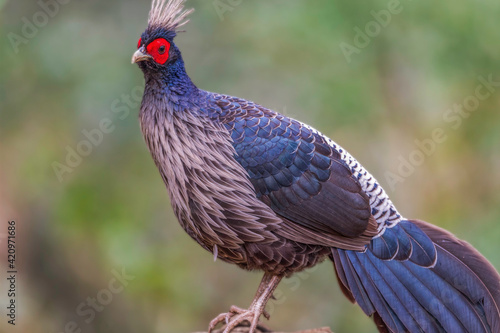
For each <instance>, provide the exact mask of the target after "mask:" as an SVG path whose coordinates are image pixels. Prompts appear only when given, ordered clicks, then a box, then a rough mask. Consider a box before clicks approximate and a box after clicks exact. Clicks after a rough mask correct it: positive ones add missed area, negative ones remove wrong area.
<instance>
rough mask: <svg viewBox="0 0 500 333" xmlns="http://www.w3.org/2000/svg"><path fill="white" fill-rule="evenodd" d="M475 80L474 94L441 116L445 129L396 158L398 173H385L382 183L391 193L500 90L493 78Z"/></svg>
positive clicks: (491, 76) (433, 133)
mask: <svg viewBox="0 0 500 333" xmlns="http://www.w3.org/2000/svg"><path fill="white" fill-rule="evenodd" d="M477 80H478V81H479V84H478V85H477V86H476V88H475V89H474V93H473V94H471V95H469V96H467V97H465V98H464V99H463V100H462V102H461V103H455V104H453V106H452V107H450V108H449V109H447V110H446V111H445V112H444V113H443V121H444V123H445V126H443V127H437V128H435V129H434V130H432V132H431V134H430V136H429V137H427V138H424V139H422V140H418V139H416V140H415V141H414V142H415V145H416V146H417V147H416V148H415V149H414V150H412V151H411V152H410V153H409V154H408V155H407V156H406V157H404V156H403V155H400V156H399V157H398V162H399V163H398V166H397V172H390V171H387V172H386V173H385V180H386V182H387V184H388V185H389V187H390V189H391V190H392V191H394V190H395V189H396V185H397V184H398V183H402V182H404V181H405V180H406V179H407V178H408V177H410V176H411V175H413V173H414V172H415V170H416V168H417V167H419V166H421V165H422V164H424V162H425V161H426V159H427V158H429V157H430V156H431V155H432V154H434V153H435V152H436V151H437V147H438V146H439V145H440V144H442V143H444V142H446V140H448V137H449V132H451V131H456V130H458V129H459V128H460V126H462V123H463V121H464V119H467V118H469V117H470V116H471V115H472V113H473V112H474V111H476V110H477V109H478V108H479V106H480V105H481V102H483V101H485V100H487V99H488V98H490V97H491V96H492V95H493V94H494V93H495V92H496V91H497V89H498V88H499V87H500V81H495V80H494V78H493V74H490V75H488V77H487V78H485V77H483V76H479V77H478V78H477ZM447 133H448V134H447Z"/></svg>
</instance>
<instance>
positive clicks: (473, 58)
mask: <svg viewBox="0 0 500 333" xmlns="http://www.w3.org/2000/svg"><path fill="white" fill-rule="evenodd" d="M46 2H47V1H46ZM61 2H63V1H62V0H61ZM65 2H67V3H65V4H61V5H59V8H58V11H57V13H55V14H54V15H53V17H51V16H48V15H45V18H47V20H44V16H43V15H41V14H39V13H40V11H41V10H42V9H41V6H40V4H39V3H37V2H36V1H12V0H11V1H5V0H3V1H2V0H0V9H1V12H0V22H1V23H0V36H2V38H1V39H0V112H1V121H0V136H1V139H0V152H1V164H0V168H1V169H0V170H1V172H0V213H1V228H2V229H1V230H0V234H4V235H5V232H6V228H7V226H6V222H7V220H8V219H15V220H16V221H17V224H18V239H17V241H18V247H19V248H18V264H19V266H20V268H19V270H20V274H19V276H20V279H19V281H18V284H19V285H18V288H19V294H18V304H19V306H20V308H19V309H18V323H17V325H16V327H15V328H14V327H11V326H10V325H7V324H6V317H5V315H4V312H5V311H4V310H2V311H1V313H2V316H1V318H2V319H1V320H0V331H5V332H33V333H38V332H44V333H47V332H54V333H56V332H65V326H66V325H67V323H71V322H74V323H75V324H74V325H76V327H77V328H78V329H81V332H99V333H104V332H120V333H126V332H176V333H177V332H187V333H189V332H193V331H200V330H205V329H206V326H207V324H208V322H209V320H210V319H211V318H212V317H214V316H215V315H217V314H218V313H219V312H222V311H226V310H227V309H228V308H229V306H230V305H232V304H236V305H239V306H243V307H246V306H247V305H248V304H249V303H250V301H251V299H252V297H253V295H254V292H255V289H256V287H257V285H258V282H259V280H260V275H261V274H260V273H257V272H253V273H250V272H244V271H241V270H240V269H238V268H237V267H233V266H231V265H228V264H224V263H222V262H220V261H217V262H215V263H214V262H213V259H212V255H211V254H210V253H208V252H205V251H204V250H202V249H201V247H199V246H198V245H197V244H196V243H195V242H193V241H192V240H191V239H190V238H189V237H188V236H187V235H186V234H185V233H184V231H183V230H182V229H181V228H180V226H179V225H178V223H177V221H176V220H175V218H174V216H173V214H172V211H171V208H170V205H169V202H168V196H167V192H166V190H165V188H164V185H163V183H162V181H161V178H160V176H159V174H158V172H157V170H156V168H155V166H154V164H153V162H152V159H151V158H150V156H149V153H148V151H147V149H146V146H145V144H144V142H143V140H142V136H141V133H140V129H139V125H138V121H137V113H138V105H137V103H136V102H137V101H136V99H134V98H133V97H132V98H131V99H130V100H128V97H127V95H131V94H132V95H133V94H134V93H135V94H136V95H137V92H139V93H140V90H141V89H142V85H143V77H142V73H141V72H140V70H139V69H138V68H137V66H135V65H131V64H130V59H131V56H132V53H133V52H134V51H135V47H136V43H137V40H138V38H139V36H140V34H141V33H142V31H143V30H144V28H145V27H146V22H147V13H148V10H149V7H150V2H149V1H133V0H125V1H124V0H121V1H118V0H107V1H97V0H92V1H90V0H89V1H67V0H66V1H65ZM44 3H45V2H44ZM47 3H50V1H48V2H47ZM391 3H394V1H375V0H369V1H345V0H344V1H341V0H335V1H332V0H315V1H285V0H273V1H265V0H258V1H257V0H252V1H250V0H242V1H235V0H233V1H228V0H216V1H212V0H207V1H201V0H200V1H194V0H188V6H193V7H195V8H196V12H195V13H194V14H193V15H192V16H191V22H190V23H189V24H188V25H187V26H185V29H186V30H187V32H186V33H182V34H180V35H179V36H178V37H177V39H176V43H177V44H178V46H179V47H180V48H181V50H182V51H183V55H184V59H185V62H186V66H187V70H188V73H189V74H190V76H191V77H192V79H193V81H194V82H195V83H196V84H197V85H198V86H199V87H201V88H203V89H206V90H210V91H216V92H222V93H226V94H231V95H236V96H239V97H243V98H246V99H250V100H254V101H256V102H258V103H260V104H263V105H264V106H267V107H270V108H273V109H275V110H277V111H279V112H282V113H285V114H287V115H289V116H292V117H294V118H298V119H300V120H302V121H305V122H307V123H309V124H311V125H313V126H314V127H316V128H318V129H319V130H320V131H322V132H323V133H325V134H326V135H328V136H330V137H331V138H333V139H334V140H335V141H336V142H338V143H339V144H341V145H342V146H344V147H345V148H347V149H348V150H349V151H350V152H351V154H353V155H354V156H355V157H357V159H358V160H359V161H360V162H361V163H363V164H364V166H365V167H366V168H367V169H368V170H370V171H371V172H372V173H373V174H374V175H375V176H376V177H377V178H378V179H379V181H380V182H381V183H382V184H383V185H384V186H385V187H386V190H387V192H388V193H389V195H390V196H391V198H392V200H393V202H394V203H395V204H396V206H397V207H398V208H399V210H400V212H401V213H402V214H403V215H404V216H407V217H418V218H420V219H424V220H427V221H429V222H432V223H434V224H437V225H439V226H442V227H444V228H447V229H449V230H451V231H452V232H454V233H455V234H457V235H458V236H460V237H461V238H464V239H467V240H468V241H469V242H471V243H472V244H473V245H474V246H475V247H477V248H478V249H479V250H480V251H481V252H482V253H483V254H484V255H485V256H486V257H487V258H489V259H490V260H491V262H492V263H493V264H494V265H495V266H496V267H497V268H500V253H499V245H498V242H499V241H498V240H499V239H500V225H499V222H500V195H499V190H500V171H499V169H500V112H499V106H500V91H496V90H495V91H493V92H492V93H491V96H490V97H488V98H486V99H484V100H481V101H480V104H479V106H478V107H477V110H475V111H473V112H470V113H468V114H467V118H463V119H462V120H463V122H462V123H461V125H460V126H458V128H456V129H453V128H452V127H451V123H449V122H448V123H447V122H446V121H444V119H443V117H444V115H445V114H446V113H447V112H448V111H447V110H449V109H450V108H451V107H453V104H454V103H462V102H463V101H464V99H466V98H467V97H468V96H471V95H473V94H474V93H475V89H476V88H477V87H478V85H479V84H480V81H479V79H478V77H479V76H482V77H484V78H487V77H488V75H490V74H491V75H493V78H496V79H497V80H499V81H500V61H499V59H500V47H499V38H498V36H499V35H498V28H499V26H498V17H500V3H499V2H498V1H496V0H476V1H472V0H464V1H459V2H457V1H451V0H446V1H440V2H435V1H409V0H401V3H400V5H399V7H397V8H399V9H401V11H400V13H398V14H393V15H391V18H390V22H388V24H387V26H385V27H380V26H379V27H380V29H379V31H378V32H377V30H376V29H375V30H374V31H375V32H377V33H373V32H372V33H371V34H372V35H373V37H369V44H368V45H366V46H365V45H363V46H364V47H363V48H360V49H359V50H358V51H359V52H358V53H354V54H352V56H351V59H350V62H348V61H347V60H346V57H345V56H344V54H343V52H342V50H341V47H340V45H341V43H348V44H350V45H354V46H355V44H354V43H355V37H356V34H357V32H356V30H355V28H356V27H358V28H359V29H361V30H364V29H365V27H366V26H367V24H369V23H370V22H376V21H375V19H374V16H373V13H372V11H375V12H377V13H378V12H380V11H381V10H387V9H388V8H389V6H391ZM53 10H55V9H54V8H53ZM34 20H35V21H34ZM26 22H31V23H33V22H38V23H37V24H38V25H40V27H36V26H35V28H36V29H35V30H36V31H30V30H29V29H28V28H26V27H25V25H26V24H27V23H26ZM42 23H43V24H42ZM368 26H369V27H371V28H376V25H373V24H372V25H370V24H369V25H368ZM23 29H24V32H23ZM32 30H33V29H32ZM13 34H16V35H17V36H18V37H20V38H21V39H19V38H18V37H13V36H14V35H13ZM28 37H29V38H28ZM13 38H14V39H13ZM15 38H17V39H15ZM358 39H359V37H358ZM13 40H16V41H17V42H16V43H14V44H13V42H12V41H13ZM358 42H359V40H358ZM365 42H366V40H365ZM13 45H14V46H15V47H14V46H13ZM16 51H17V52H16ZM497 88H498V87H497ZM118 108H120V109H118ZM118 111H119V112H118ZM103 119H109V122H111V124H112V128H113V130H112V131H111V132H110V133H106V134H103V137H102V140H100V141H101V142H100V143H99V144H96V145H92V146H91V152H90V153H89V154H88V156H84V157H82V160H81V161H79V163H76V162H75V161H73V162H74V163H75V165H76V164H77V165H76V166H75V167H71V168H70V169H71V172H69V171H68V170H66V171H68V172H66V173H63V174H62V178H61V179H59V178H58V176H57V175H56V173H55V171H54V162H57V163H61V165H62V164H66V161H65V160H66V157H67V154H68V151H67V149H68V147H69V149H77V147H78V145H79V144H81V143H82V142H83V141H85V140H87V139H86V137H85V135H84V134H83V132H82V131H84V130H86V131H92V130H95V129H98V128H99V126H100V122H101V121H103ZM436 128H442V129H443V130H444V131H445V133H446V135H447V140H446V141H445V142H443V143H440V144H438V145H436V147H435V152H434V153H432V154H430V155H429V156H425V161H423V163H421V165H419V166H417V167H416V168H415V170H414V171H413V172H411V174H410V175H408V176H407V177H404V178H403V180H404V181H400V182H398V183H397V184H396V185H395V186H394V187H393V188H391V187H390V186H388V181H387V174H386V173H387V172H392V173H394V174H397V172H398V167H399V166H400V163H401V162H400V159H401V158H404V159H408V158H409V156H410V154H411V153H412V152H414V151H415V150H416V149H417V148H418V147H417V146H416V144H415V140H416V139H417V140H424V139H425V138H429V137H431V134H432V132H433V130H434V129H436ZM4 240H5V239H4ZM4 240H0V241H1V242H2V244H4V245H2V246H1V247H2V248H5V242H4ZM2 252H3V250H2ZM2 258H3V256H2ZM5 262H6V260H4V259H2V261H1V263H0V265H2V271H4V269H3V268H4V266H3V265H4V264H5ZM122 269H125V270H126V273H127V274H129V275H133V276H134V279H133V280H130V281H129V282H128V284H127V286H126V287H125V288H124V290H123V291H121V292H117V293H116V294H112V299H111V300H109V299H108V298H105V297H106V296H109V295H110V293H109V292H107V291H106V290H108V289H109V283H110V282H111V281H113V278H114V273H113V271H114V270H115V271H119V272H121V271H122ZM1 280H2V282H1V283H0V287H1V288H2V289H1V290H0V295H1V296H0V306H1V307H2V309H5V307H4V306H5V305H6V304H7V303H6V302H7V299H6V297H5V295H6V288H7V285H6V283H5V282H4V279H1ZM278 293H279V294H278V296H279V297H278V301H276V302H274V303H273V304H271V310H272V313H273V315H272V318H271V321H270V322H269V325H270V326H271V327H273V328H275V329H279V330H285V331H286V330H289V331H291V330H298V329H305V328H311V327H319V326H331V327H332V329H333V330H334V331H335V332H337V333H338V332H375V328H374V326H373V325H372V323H371V320H370V319H368V318H366V317H365V316H364V315H363V313H362V311H361V310H360V309H359V308H358V307H357V306H355V305H352V304H350V303H349V302H348V301H347V300H346V299H345V298H344V297H343V295H342V294H341V293H340V291H339V288H338V286H337V282H336V279H335V277H334V272H333V268H332V265H331V263H330V262H325V263H323V264H322V265H320V266H319V267H317V268H316V269H314V271H313V272H308V273H307V274H302V275H300V276H298V277H296V278H295V279H293V280H289V281H284V283H282V284H281V286H280V288H279V292H278ZM89 297H90V298H96V297H101V300H103V299H106V302H109V304H107V305H105V306H103V307H102V308H99V310H95V318H93V319H92V320H88V321H89V322H86V319H90V315H89V314H88V313H87V315H84V316H82V315H79V314H78V313H77V308H78V307H79V306H81V304H82V302H83V304H84V305H83V306H84V308H85V309H87V310H88V309H90V307H88V306H87V305H86V304H85V303H86V302H88V298H89ZM82 309H83V308H80V310H82ZM274 310H275V311H274ZM70 327H71V325H70ZM71 329H73V328H71ZM67 331H68V332H70V331H71V330H67ZM75 332H78V331H77V330H75Z"/></svg>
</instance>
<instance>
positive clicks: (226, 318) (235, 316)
mask: <svg viewBox="0 0 500 333" xmlns="http://www.w3.org/2000/svg"><path fill="white" fill-rule="evenodd" d="M261 315H264V317H265V318H266V319H267V320H269V318H270V317H271V316H270V315H269V313H268V312H267V311H265V310H264V309H263V308H262V307H259V306H256V305H254V304H252V306H251V307H250V308H249V309H242V308H239V307H237V306H234V305H233V306H232V307H231V308H230V309H229V312H227V313H221V314H220V315H218V316H217V317H215V318H214V319H213V320H212V321H211V322H210V325H209V327H208V333H210V332H212V330H213V329H214V328H215V326H217V325H218V324H219V323H221V322H225V323H226V327H225V328H224V332H223V333H230V332H231V331H232V330H233V329H234V328H235V327H237V326H238V325H239V324H241V323H243V322H244V321H248V322H249V323H250V330H249V331H248V332H249V333H253V332H254V331H255V329H256V328H257V324H258V323H259V318H260V316H261Z"/></svg>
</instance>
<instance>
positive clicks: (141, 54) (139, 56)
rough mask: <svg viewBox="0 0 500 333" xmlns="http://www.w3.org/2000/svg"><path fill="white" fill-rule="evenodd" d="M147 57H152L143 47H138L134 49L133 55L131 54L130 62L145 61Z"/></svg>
mask: <svg viewBox="0 0 500 333" xmlns="http://www.w3.org/2000/svg"><path fill="white" fill-rule="evenodd" d="M149 59H153V57H152V56H150V55H149V54H147V53H145V50H144V48H143V47H141V48H140V49H138V50H137V51H135V53H134V55H133V56H132V63H133V64H135V63H138V62H140V61H146V60H149Z"/></svg>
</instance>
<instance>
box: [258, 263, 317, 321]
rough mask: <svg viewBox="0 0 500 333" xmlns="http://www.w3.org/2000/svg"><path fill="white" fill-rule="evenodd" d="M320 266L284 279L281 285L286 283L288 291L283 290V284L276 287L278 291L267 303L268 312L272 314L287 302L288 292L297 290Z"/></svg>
mask: <svg viewBox="0 0 500 333" xmlns="http://www.w3.org/2000/svg"><path fill="white" fill-rule="evenodd" d="M318 266H319V265H316V266H313V267H311V268H308V269H307V271H302V272H298V273H295V274H294V275H292V276H291V277H289V278H286V279H283V281H282V283H281V286H283V285H286V287H287V291H286V292H285V291H283V289H282V288H281V286H280V287H278V288H277V289H276V291H275V292H274V293H273V298H271V299H270V300H269V302H268V303H267V308H266V311H267V313H268V314H269V315H272V314H273V312H274V311H275V310H276V307H277V306H279V305H281V304H283V303H285V302H286V300H287V299H288V298H287V296H286V294H287V293H288V292H295V291H297V290H298V289H299V288H300V286H301V285H302V282H303V281H306V280H307V279H309V277H310V276H311V274H310V273H313V272H315V271H316V270H317V269H318Z"/></svg>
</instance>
